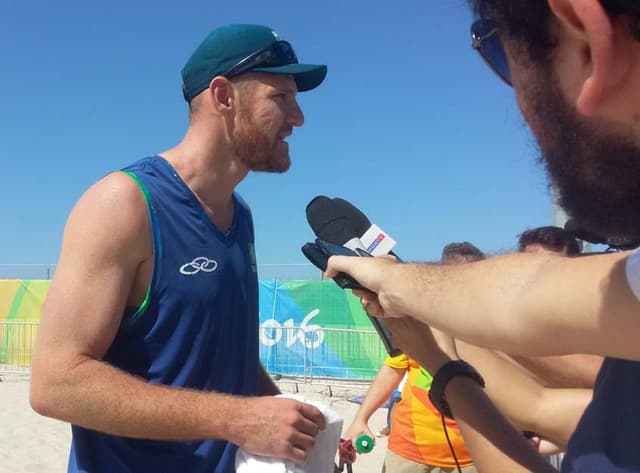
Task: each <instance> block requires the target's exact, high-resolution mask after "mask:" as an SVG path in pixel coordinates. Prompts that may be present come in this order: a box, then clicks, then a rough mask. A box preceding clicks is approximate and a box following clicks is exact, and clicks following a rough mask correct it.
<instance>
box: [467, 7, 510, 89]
mask: <svg viewBox="0 0 640 473" xmlns="http://www.w3.org/2000/svg"><path fill="white" fill-rule="evenodd" d="M471 39H472V41H473V42H472V44H471V47H472V48H473V49H475V50H476V51H478V53H479V54H480V56H481V57H482V59H483V60H484V62H486V63H487V65H488V66H489V67H490V68H491V70H493V72H495V73H496V74H497V75H498V77H500V79H502V80H503V81H504V82H506V83H507V84H508V85H512V84H511V71H510V70H509V63H508V62H507V55H506V53H505V52H504V47H503V46H502V42H501V41H500V36H498V30H497V29H496V25H495V22H494V21H493V20H488V19H481V20H477V21H475V22H474V23H473V24H472V25H471Z"/></svg>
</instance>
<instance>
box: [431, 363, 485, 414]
mask: <svg viewBox="0 0 640 473" xmlns="http://www.w3.org/2000/svg"><path fill="white" fill-rule="evenodd" d="M455 376H466V377H467V378H471V379H472V380H474V381H475V382H476V383H478V384H479V385H480V386H481V387H483V388H484V379H482V376H480V373H478V371H477V370H476V369H475V368H474V367H473V366H471V365H470V364H469V363H467V362H466V361H464V360H453V361H448V362H447V363H445V364H444V365H442V366H441V367H440V369H439V370H438V371H437V372H436V374H435V376H434V377H433V381H432V382H431V389H430V390H429V400H430V401H431V404H433V406H434V407H435V408H436V409H438V412H440V414H442V415H443V416H445V417H448V418H449V419H453V413H452V412H451V408H450V407H449V404H448V403H447V401H446V399H445V398H444V389H445V388H446V387H447V384H449V381H451V379H452V378H454V377H455Z"/></svg>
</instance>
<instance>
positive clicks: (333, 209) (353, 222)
mask: <svg viewBox="0 0 640 473" xmlns="http://www.w3.org/2000/svg"><path fill="white" fill-rule="evenodd" d="M307 221H308V222H309V225H310V226H311V229H312V230H313V232H314V233H315V234H316V236H317V237H318V238H320V239H321V240H325V241H329V242H331V243H335V244H336V245H341V246H344V247H346V248H349V249H350V250H353V251H356V248H359V249H360V250H364V251H366V252H367V253H369V254H371V255H372V256H381V255H386V254H388V253H390V252H391V250H392V249H393V247H394V246H395V245H396V241H395V240H394V239H393V238H391V237H390V236H389V235H388V234H386V233H385V232H384V231H383V230H382V229H381V228H380V227H378V226H377V225H374V224H372V223H371V221H369V219H368V218H367V216H366V215H365V214H364V213H363V212H362V211H361V210H360V209H358V208H357V207H355V206H354V205H353V204H351V203H350V202H348V201H346V200H344V199H341V198H340V197H335V198H333V199H330V198H329V197H326V196H324V195H319V196H317V197H315V198H314V199H312V200H311V202H309V204H308V205H307ZM392 254H393V253H392Z"/></svg>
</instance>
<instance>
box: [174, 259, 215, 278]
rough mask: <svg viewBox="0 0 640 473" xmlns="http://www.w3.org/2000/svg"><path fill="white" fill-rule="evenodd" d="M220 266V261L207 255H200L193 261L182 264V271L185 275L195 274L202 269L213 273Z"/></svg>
mask: <svg viewBox="0 0 640 473" xmlns="http://www.w3.org/2000/svg"><path fill="white" fill-rule="evenodd" d="M217 268H218V262H217V261H215V260H212V259H209V258H207V257H206V256H198V257H197V258H195V259H194V260H193V261H191V262H189V263H185V264H183V265H182V266H180V273H181V274H184V275H185V276H193V275H194V274H198V273H199V272H200V271H204V272H205V273H212V272H214V271H215V270H216V269H217Z"/></svg>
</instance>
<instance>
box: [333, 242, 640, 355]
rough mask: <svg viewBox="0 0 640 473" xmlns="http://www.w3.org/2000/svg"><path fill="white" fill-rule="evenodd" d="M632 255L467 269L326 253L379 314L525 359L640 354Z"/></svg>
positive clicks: (506, 260)
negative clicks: (630, 279)
mask: <svg viewBox="0 0 640 473" xmlns="http://www.w3.org/2000/svg"><path fill="white" fill-rule="evenodd" d="M627 256H628V254H626V253H612V254H604V255H598V256H589V257H585V258H563V257H557V256H550V255H542V254H525V253H518V254H509V255H503V256H497V257H494V258H490V259H487V260H484V261H478V262H474V263H468V264H464V265H454V266H450V265H449V266H442V265H430V264H402V263H395V262H393V261H389V260H386V259H382V258H349V257H344V256H341V257H331V258H330V259H329V269H328V271H327V274H328V275H329V276H332V275H334V274H335V273H336V272H341V271H342V272H347V273H349V274H351V275H352V276H354V277H355V279H356V280H358V281H359V282H360V283H361V284H363V285H364V286H365V287H367V288H369V289H370V290H371V291H372V294H371V297H372V298H374V297H375V294H377V301H378V303H379V304H380V305H381V307H382V308H383V311H384V312H383V314H382V315H384V314H387V315H389V316H393V315H394V314H406V315H409V316H411V317H414V318H416V319H418V320H421V321H422V322H425V323H427V324H429V325H431V326H433V327H434V328H437V329H440V330H442V331H443V332H445V333H448V334H450V335H452V336H453V337H455V338H456V339H460V340H464V341H467V342H469V343H471V344H474V345H479V346H486V347H489V348H494V349H497V350H500V351H503V352H506V353H515V354H523V355H560V354H570V353H590V354H599V355H605V356H612V357H619V358H625V359H633V360H640V346H639V345H638V344H637V342H636V340H635V334H636V333H638V332H639V331H640V317H638V316H637V314H638V312H639V311H640V302H639V301H638V300H637V299H636V298H635V296H634V295H633V293H632V291H631V289H630V287H629V285H628V283H627V279H626V274H625V262H626V257H627Z"/></svg>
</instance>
